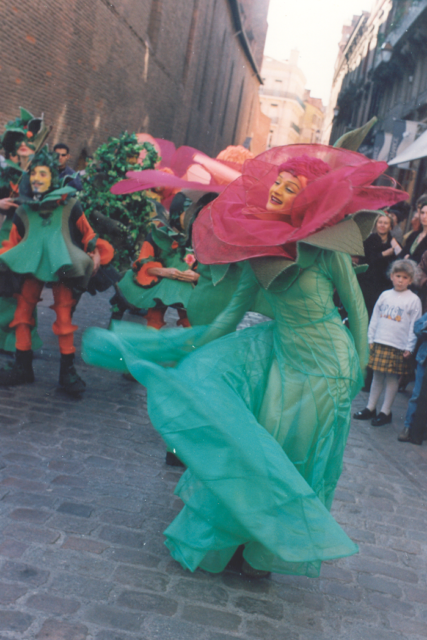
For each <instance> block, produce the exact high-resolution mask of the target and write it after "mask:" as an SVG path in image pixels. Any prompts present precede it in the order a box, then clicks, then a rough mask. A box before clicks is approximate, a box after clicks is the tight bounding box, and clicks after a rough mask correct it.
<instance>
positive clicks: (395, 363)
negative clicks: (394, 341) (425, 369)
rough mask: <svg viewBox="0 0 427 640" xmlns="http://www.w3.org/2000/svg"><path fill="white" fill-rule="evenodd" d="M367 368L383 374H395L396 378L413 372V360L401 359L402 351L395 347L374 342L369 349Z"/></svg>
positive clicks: (410, 358)
mask: <svg viewBox="0 0 427 640" xmlns="http://www.w3.org/2000/svg"><path fill="white" fill-rule="evenodd" d="M368 367H370V368H371V369H373V370H374V371H382V372H383V373H395V374H396V375H398V376H402V375H410V374H411V373H412V372H413V370H414V365H413V358H412V356H411V357H409V358H404V357H403V351H401V350H400V349H396V347H389V346H388V345H386V344H379V343H378V342H374V343H373V345H372V346H371V347H370V354H369V363H368Z"/></svg>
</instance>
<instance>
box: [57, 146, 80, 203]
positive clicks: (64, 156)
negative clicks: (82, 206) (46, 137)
mask: <svg viewBox="0 0 427 640" xmlns="http://www.w3.org/2000/svg"><path fill="white" fill-rule="evenodd" d="M53 150H54V151H55V152H56V153H57V155H58V161H59V179H60V180H63V179H64V178H65V176H73V178H72V179H71V180H69V181H68V182H67V186H69V187H72V188H73V189H76V190H77V191H81V190H82V189H83V184H82V181H81V178H80V176H79V175H78V173H76V172H75V171H73V170H72V169H71V167H69V166H68V164H67V163H68V162H69V160H70V157H71V156H70V148H69V147H68V146H67V145H66V144H64V143H63V142H58V144H56V145H55V146H54V147H53Z"/></svg>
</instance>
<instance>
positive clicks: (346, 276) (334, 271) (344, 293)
mask: <svg viewBox="0 0 427 640" xmlns="http://www.w3.org/2000/svg"><path fill="white" fill-rule="evenodd" d="M322 253H323V260H324V263H325V266H326V269H327V271H328V273H329V275H330V278H331V280H332V282H333V284H334V285H335V287H336V290H337V293H338V295H339V297H340V300H341V302H342V304H343V305H344V308H345V310H346V311H347V315H348V321H349V325H350V333H351V335H352V336H353V339H354V344H355V346H356V351H357V354H358V356H359V360H360V367H361V369H362V370H364V369H365V367H366V366H367V364H368V359H369V349H368V312H367V311H366V306H365V301H364V299H363V295H362V291H361V289H360V286H359V283H358V281H357V278H356V274H355V271H354V268H353V264H352V262H351V257H350V256H349V255H348V253H341V252H340V251H325V250H323V252H322Z"/></svg>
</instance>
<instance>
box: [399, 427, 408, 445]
mask: <svg viewBox="0 0 427 640" xmlns="http://www.w3.org/2000/svg"><path fill="white" fill-rule="evenodd" d="M397 439H398V440H399V442H411V436H410V434H409V429H408V428H407V427H405V428H404V429H403V430H402V431H401V432H400V433H399V435H398V436H397Z"/></svg>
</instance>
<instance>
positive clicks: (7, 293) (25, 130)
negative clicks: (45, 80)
mask: <svg viewBox="0 0 427 640" xmlns="http://www.w3.org/2000/svg"><path fill="white" fill-rule="evenodd" d="M49 131H50V129H49V128H47V127H46V125H45V124H44V121H43V118H35V117H34V116H33V115H32V114H31V113H30V112H29V111H27V110H26V109H23V108H22V107H21V108H20V114H19V116H18V117H17V118H15V120H10V121H9V122H7V123H6V125H5V130H4V133H3V135H2V137H1V146H2V147H3V149H4V150H5V154H6V162H5V164H4V166H1V167H0V214H2V215H4V219H3V223H2V225H1V229H0V248H1V246H2V244H3V242H4V241H6V240H8V238H9V234H10V230H11V228H12V219H13V216H14V213H15V211H16V208H17V207H18V203H17V201H16V198H17V197H18V195H19V181H20V180H21V178H22V174H23V172H24V171H25V170H26V169H27V167H28V164H29V162H30V158H31V157H32V156H33V155H34V153H35V152H36V151H37V149H39V148H40V147H41V145H42V144H43V142H44V140H45V139H46V137H47V135H48V133H49ZM13 280H14V278H13V277H10V274H9V277H7V278H5V277H0V349H3V350H4V351H14V350H15V336H14V331H13V329H11V328H10V327H9V325H10V323H11V322H12V320H13V316H14V313H15V311H16V299H15V298H14V297H13V292H14V290H15V287H14V285H15V283H14V282H13ZM34 320H35V325H36V324H37V313H36V312H34ZM31 339H32V343H33V348H34V349H38V348H39V347H41V345H42V341H41V339H40V337H39V335H38V333H37V327H36V326H34V328H33V329H32V331H31Z"/></svg>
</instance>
